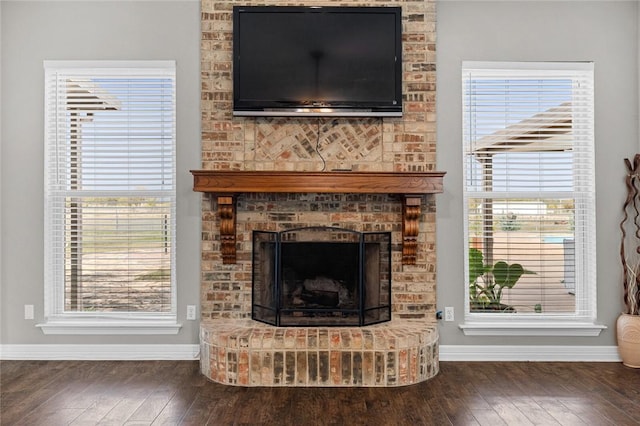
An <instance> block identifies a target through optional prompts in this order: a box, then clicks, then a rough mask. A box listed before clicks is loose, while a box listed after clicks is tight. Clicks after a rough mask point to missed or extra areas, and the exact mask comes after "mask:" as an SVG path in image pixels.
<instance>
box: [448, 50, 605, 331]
mask: <svg viewBox="0 0 640 426" xmlns="http://www.w3.org/2000/svg"><path fill="white" fill-rule="evenodd" d="M470 70H496V71H498V70H506V71H507V72H509V71H512V70H513V71H520V70H528V71H531V72H536V71H541V72H544V71H547V70H562V71H567V72H572V71H575V72H576V73H577V72H590V73H591V75H590V77H591V82H592V83H593V63H591V62H478V61H464V62H463V63H462V126H465V123H466V120H467V119H468V116H467V112H466V111H467V96H468V92H467V89H466V87H465V81H466V78H467V77H466V74H467V73H468V72H469V71H470ZM506 78H507V77H506ZM589 94H590V99H588V100H587V101H585V102H590V104H591V105H589V106H588V108H589V109H590V112H591V115H590V117H588V120H590V121H589V125H590V129H588V131H589V130H590V134H589V136H588V137H589V138H590V141H589V143H590V145H591V146H590V148H589V149H587V150H586V151H587V152H581V154H582V155H587V156H588V159H587V161H586V163H588V164H589V170H588V171H587V172H588V175H587V177H586V179H584V180H586V181H584V182H583V181H580V182H578V184H580V185H586V187H587V188H589V189H588V190H587V191H586V192H580V193H579V194H578V195H576V194H575V193H572V196H571V198H572V199H573V200H575V205H574V211H578V209H580V212H581V214H579V215H576V216H577V217H580V218H583V219H581V220H579V221H576V222H577V223H576V224H575V235H576V243H575V245H576V254H575V257H576V265H575V269H576V277H575V282H576V284H575V285H576V286H580V292H581V294H582V295H584V297H583V298H581V299H580V300H578V301H577V304H578V305H579V311H578V309H577V311H578V312H580V313H576V314H565V315H559V314H553V315H551V314H544V313H533V314H530V313H504V312H500V313H490V312H483V313H474V312H471V309H470V294H469V293H470V291H469V283H468V282H467V277H468V276H469V251H468V250H467V249H466V247H469V243H470V233H469V222H470V216H469V199H470V198H482V197H481V196H480V195H479V194H481V193H482V192H481V191H469V190H468V188H467V169H466V165H465V166H463V221H464V227H463V228H464V231H463V233H464V247H465V250H464V268H465V275H464V276H465V280H464V308H465V309H464V322H463V323H461V324H460V325H459V327H460V329H462V331H463V332H464V334H465V335H476V336H597V335H599V334H600V332H601V331H602V330H603V329H605V328H606V326H603V325H600V324H597V318H596V314H597V293H596V289H597V284H596V266H595V265H596V252H595V227H596V222H595V207H596V206H595V161H594V152H593V151H594V137H595V136H594V133H593V126H594V118H593V96H594V90H593V84H591V91H590V93H589ZM574 125H575V124H574ZM463 133H464V129H463ZM466 138H467V137H466V136H464V137H463V138H462V156H463V165H464V164H466V162H465V161H466V155H467V154H466V152H465V151H466V144H467V143H468V141H467V140H466ZM583 163H584V162H583ZM572 164H573V163H572ZM576 176H578V175H576ZM498 193H499V194H500V195H497V194H498ZM491 194H492V195H494V196H495V197H496V198H503V196H504V198H505V199H508V198H512V199H513V198H514V197H515V198H517V195H518V194H516V193H507V192H498V191H496V192H493V191H492V192H491ZM585 194H586V195H585ZM520 195H522V194H521V193H520ZM562 195H563V196H566V193H563V194H562ZM485 198H487V197H485ZM529 198H536V195H529ZM540 198H541V199H543V198H553V195H550V196H545V197H540ZM578 235H579V236H580V237H579V238H578V237H577V236H578ZM584 247H590V249H588V250H585V249H583V248H584Z"/></svg>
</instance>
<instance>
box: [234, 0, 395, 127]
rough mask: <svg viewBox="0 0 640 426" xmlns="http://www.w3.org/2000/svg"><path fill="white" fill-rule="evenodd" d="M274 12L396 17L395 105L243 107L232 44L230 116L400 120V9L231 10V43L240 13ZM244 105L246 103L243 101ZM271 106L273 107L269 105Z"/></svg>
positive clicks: (235, 51)
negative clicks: (371, 14) (389, 14)
mask: <svg viewBox="0 0 640 426" xmlns="http://www.w3.org/2000/svg"><path fill="white" fill-rule="evenodd" d="M247 11H250V12H253V13H256V12H257V13H260V12H273V11H281V12H284V13H291V12H305V13H341V12H347V11H348V12H354V11H355V12H361V13H381V12H384V13H389V12H391V13H393V14H395V15H396V31H395V50H396V57H395V81H394V87H395V91H396V93H398V95H399V96H398V104H396V105H388V104H385V105H382V104H381V105H377V106H371V105H367V106H363V105H359V104H358V102H354V105H350V106H343V105H328V104H324V103H318V104H311V105H309V104H302V103H292V104H291V105H286V106H283V105H277V101H275V100H273V101H264V103H263V104H262V105H255V104H243V103H242V101H241V100H240V99H238V93H239V90H238V89H237V85H238V84H239V74H240V67H239V55H240V52H239V46H238V45H237V43H235V42H234V43H233V58H232V62H233V73H232V75H233V115H234V116H244V117H252V116H254V117H255V116H258V117H260V116H263V117H401V116H402V109H403V107H402V105H403V93H402V8H401V7H399V6H392V7H384V6H233V40H234V41H235V40H236V39H237V38H238V31H239V25H238V22H239V19H240V14H241V13H243V12H247ZM245 102H246V101H245ZM270 103H271V104H272V105H270Z"/></svg>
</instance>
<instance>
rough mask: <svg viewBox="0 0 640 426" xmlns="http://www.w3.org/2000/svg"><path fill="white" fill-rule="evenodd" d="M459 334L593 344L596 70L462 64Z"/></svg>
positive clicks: (575, 65) (586, 65)
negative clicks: (552, 337) (550, 337)
mask: <svg viewBox="0 0 640 426" xmlns="http://www.w3.org/2000/svg"><path fill="white" fill-rule="evenodd" d="M462 83H463V85H462V86H463V102H462V103H463V145H464V149H463V162H464V163H463V164H464V167H463V169H464V209H465V238H466V244H467V245H466V247H468V250H467V252H466V253H465V255H466V262H465V264H466V275H465V276H466V277H467V282H466V285H465V288H466V298H465V299H466V305H465V306H466V311H465V324H463V325H462V326H461V327H462V328H463V330H464V331H465V333H466V334H506V335H508V334H513V335H521V334H530V335H531V334H540V335H547V334H561V335H597V334H598V333H599V332H600V329H601V328H602V327H601V326H597V325H594V321H595V314H596V282H595V279H596V273H595V265H596V262H595V190H594V187H595V184H594V174H595V172H594V132H593V126H594V119H593V64H591V63H486V62H483V63H478V62H465V63H464V64H463V77H462Z"/></svg>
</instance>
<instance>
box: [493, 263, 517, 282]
mask: <svg viewBox="0 0 640 426" xmlns="http://www.w3.org/2000/svg"><path fill="white" fill-rule="evenodd" d="M522 274H524V268H523V267H522V265H521V264H519V263H514V264H512V265H509V264H507V262H503V261H499V262H496V264H495V265H493V278H494V280H495V283H496V285H499V286H500V287H503V288H504V287H506V288H512V287H513V286H514V285H516V283H517V282H518V280H519V279H520V277H521V276H522Z"/></svg>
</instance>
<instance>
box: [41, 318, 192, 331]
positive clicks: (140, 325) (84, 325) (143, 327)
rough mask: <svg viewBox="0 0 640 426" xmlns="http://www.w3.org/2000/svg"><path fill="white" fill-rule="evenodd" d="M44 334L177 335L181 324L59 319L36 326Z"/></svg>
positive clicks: (158, 321) (167, 321)
mask: <svg viewBox="0 0 640 426" xmlns="http://www.w3.org/2000/svg"><path fill="white" fill-rule="evenodd" d="M36 327H39V328H40V329H41V330H42V332H43V333H44V334H85V335H86V334H90V335H95V334H140V335H145V334H178V332H179V331H180V328H182V324H180V323H176V322H175V321H173V320H164V321H161V320H155V321H148V320H147V321H145V320H137V321H136V320H128V321H127V320H124V321H122V320H121V321H118V320H113V319H111V320H108V319H105V320H102V321H100V320H93V321H91V320H82V319H75V320H74V319H60V320H55V321H46V322H43V323H41V324H36Z"/></svg>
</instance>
